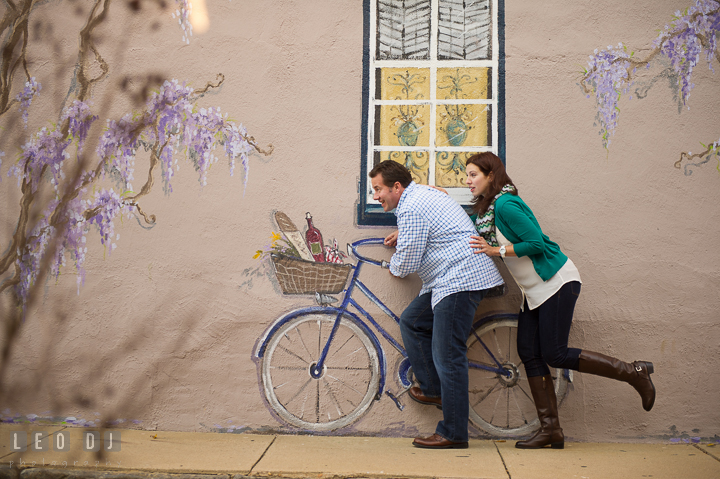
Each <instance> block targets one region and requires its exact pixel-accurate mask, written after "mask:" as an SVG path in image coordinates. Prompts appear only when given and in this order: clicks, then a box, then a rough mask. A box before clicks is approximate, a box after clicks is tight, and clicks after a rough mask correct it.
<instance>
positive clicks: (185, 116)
mask: <svg viewBox="0 0 720 479" xmlns="http://www.w3.org/2000/svg"><path fill="white" fill-rule="evenodd" d="M207 88H210V85H209V86H208V87H207ZM207 88H206V89H205V90H203V92H204V91H206V90H207ZM201 93H202V92H198V91H196V90H194V89H193V88H192V87H190V86H188V85H186V84H184V83H180V82H178V81H177V80H173V81H166V82H165V83H164V84H163V85H162V86H161V88H160V89H159V90H158V91H156V92H154V93H153V94H152V95H151V96H150V98H149V99H148V101H147V103H146V105H145V108H144V109H143V110H141V111H138V112H133V113H128V114H126V115H125V116H123V117H122V118H121V119H120V120H117V121H115V120H108V122H107V126H106V128H105V129H104V131H103V133H102V135H101V137H100V140H99V142H98V146H97V149H96V151H95V154H96V155H97V159H98V163H96V166H95V168H94V169H86V170H85V171H84V172H83V173H82V174H80V175H78V176H76V175H66V173H65V172H66V170H67V169H68V168H70V167H71V166H68V160H70V159H71V158H72V157H73V156H74V157H75V159H74V160H73V161H72V163H71V165H72V166H73V167H74V166H75V165H77V164H82V163H80V161H81V159H80V156H79V153H80V152H81V151H82V148H83V145H84V143H85V141H86V139H87V136H88V134H89V131H90V127H91V126H92V124H93V122H94V121H95V120H97V118H98V117H97V116H96V115H94V114H93V113H92V110H91V106H90V105H88V104H86V103H83V102H81V101H78V100H76V101H74V102H73V103H72V104H70V105H69V106H68V107H66V108H65V109H64V110H63V112H62V114H61V117H60V120H61V121H60V123H59V124H58V125H52V126H48V127H44V128H41V129H40V130H39V131H38V132H37V133H36V134H35V135H33V136H32V137H31V138H30V140H29V141H28V142H27V143H26V144H25V145H23V147H22V152H21V155H20V158H19V159H18V161H17V163H16V164H15V165H13V166H12V167H11V168H10V170H9V171H8V176H12V175H14V176H16V177H17V180H18V186H19V187H21V186H22V185H27V186H29V187H30V189H31V191H32V192H36V191H38V188H39V187H40V184H41V182H42V181H43V180H47V181H48V182H49V183H50V184H51V185H52V188H53V192H54V195H55V196H54V199H53V200H52V201H50V202H49V204H48V205H47V208H46V209H45V211H44V212H43V213H42V214H41V215H40V217H39V218H38V219H37V221H36V222H35V223H34V224H33V225H32V226H31V228H30V233H29V235H28V236H27V238H26V241H25V242H24V245H23V246H22V247H21V248H19V250H18V251H17V260H16V263H17V265H18V268H19V271H20V275H19V283H18V284H16V285H15V293H16V294H17V297H18V298H20V299H21V301H22V302H23V304H24V303H25V302H26V301H27V299H28V295H29V292H30V289H31V287H32V286H33V285H34V284H35V282H36V281H37V279H38V272H39V271H41V269H42V268H41V266H42V264H43V262H44V261H47V262H48V264H49V273H50V274H51V275H52V276H54V277H57V276H58V275H59V274H60V273H61V269H62V268H63V267H66V266H67V259H68V257H70V258H71V259H72V261H73V265H72V266H73V269H74V270H75V272H76V275H77V285H78V292H79V289H80V286H81V285H82V284H83V283H84V277H85V272H84V268H83V265H84V263H85V259H86V255H87V252H88V249H87V234H88V233H89V231H90V227H91V226H93V225H94V226H95V227H96V228H97V230H98V232H99V234H100V242H101V243H102V244H103V245H104V247H105V249H106V251H107V252H108V253H109V254H110V253H112V251H113V250H115V248H116V247H117V243H116V242H117V241H118V240H119V239H120V235H119V234H117V232H116V231H115V220H117V219H119V218H122V217H125V218H129V217H131V215H132V214H133V212H134V211H135V209H136V208H137V209H139V206H138V205H137V199H138V198H139V197H140V196H143V195H145V194H147V193H148V192H149V188H150V186H151V184H150V183H148V184H146V185H144V186H143V188H142V189H141V191H140V192H136V191H134V190H133V185H132V181H133V180H134V172H135V161H136V156H137V152H138V149H139V148H145V149H149V150H151V155H154V157H155V158H156V160H157V162H159V163H160V168H161V174H162V177H163V180H164V182H165V184H166V185H167V187H168V190H169V191H171V190H172V186H171V180H172V178H173V176H174V174H175V172H176V171H177V170H178V154H184V155H185V156H186V157H188V158H189V159H191V161H192V162H193V164H194V166H195V169H196V170H197V172H198V175H199V181H200V184H201V185H203V186H204V185H206V184H207V173H208V170H209V168H210V166H211V165H212V164H213V163H216V162H217V161H218V157H217V155H216V154H215V152H216V151H217V150H218V147H221V148H222V149H224V151H225V154H226V155H227V157H228V159H229V163H230V173H231V174H232V172H233V170H234V166H235V161H236V158H239V159H240V162H241V165H242V166H243V169H244V171H245V180H247V173H248V154H249V153H250V151H251V150H252V149H253V148H254V144H251V143H250V142H249V141H248V137H247V132H246V130H245V128H244V127H243V126H242V125H241V124H236V123H234V122H233V121H231V120H229V119H228V117H227V115H222V114H221V113H220V109H219V108H199V107H197V105H196V102H197V100H198V98H199V97H200V94H201ZM221 151H222V150H221ZM0 156H2V155H0ZM154 168H155V163H153V161H152V160H151V166H150V170H151V171H152V170H153V169H154ZM98 173H99V174H98ZM107 173H111V175H110V176H111V179H113V180H115V181H116V182H118V183H119V186H120V188H119V189H118V190H116V189H115V188H112V187H111V188H102V187H95V186H93V185H94V183H95V182H97V181H98V180H100V179H102V178H104V177H105V176H106V174H107ZM71 176H72V177H71ZM91 186H93V187H92V188H91ZM143 216H144V215H143ZM146 219H147V218H146Z"/></svg>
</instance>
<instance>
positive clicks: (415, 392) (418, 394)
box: [408, 386, 442, 409]
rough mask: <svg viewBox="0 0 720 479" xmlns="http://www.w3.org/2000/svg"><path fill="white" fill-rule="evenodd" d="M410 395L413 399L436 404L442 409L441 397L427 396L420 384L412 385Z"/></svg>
mask: <svg viewBox="0 0 720 479" xmlns="http://www.w3.org/2000/svg"><path fill="white" fill-rule="evenodd" d="M408 396H410V397H411V398H412V399H413V400H415V401H417V402H419V403H420V404H428V405H430V406H436V407H437V408H438V409H442V399H441V398H429V397H427V396H426V395H424V394H423V392H422V389H420V388H419V387H418V386H413V387H411V388H410V390H409V391H408Z"/></svg>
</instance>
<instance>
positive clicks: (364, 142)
mask: <svg viewBox="0 0 720 479" xmlns="http://www.w3.org/2000/svg"><path fill="white" fill-rule="evenodd" d="M436 1H437V0H432V3H433V4H435V3H436ZM373 4H375V5H377V0H363V83H362V115H361V118H362V127H361V131H362V134H361V141H360V148H361V152H360V158H361V161H360V181H359V184H358V194H359V201H358V203H357V218H356V219H357V224H358V225H376V226H396V225H397V222H396V218H395V214H394V213H392V212H385V211H383V209H382V206H380V205H379V204H375V203H371V202H369V201H368V191H369V178H368V175H367V173H368V171H369V170H370V169H371V168H369V167H368V166H369V165H371V164H372V162H373V161H374V146H375V145H372V144H371V143H370V140H371V136H372V133H374V132H372V131H371V128H370V126H371V125H370V120H371V115H375V102H374V100H375V98H374V95H375V92H374V88H371V84H372V81H371V75H372V76H373V77H374V75H375V71H374V69H375V68H376V67H375V62H374V61H371V55H373V56H374V55H375V50H376V47H375V41H372V42H371V34H376V33H375V28H371V20H373V18H371V12H372V8H373ZM492 8H495V10H496V12H497V15H496V19H493V25H494V27H495V30H496V31H497V44H495V43H493V44H492V48H493V54H492V58H493V60H491V61H493V62H494V61H495V60H494V59H495V55H497V60H496V61H497V63H496V64H495V63H494V64H493V66H492V68H496V69H497V84H493V85H492V86H491V88H493V90H494V89H496V91H497V93H496V101H495V102H494V108H492V109H491V115H493V120H494V121H496V122H497V123H496V124H497V138H495V136H494V131H492V129H491V132H490V133H491V134H493V140H495V141H493V142H492V144H491V146H490V148H489V150H490V151H493V152H495V153H496V154H497V155H498V156H499V157H500V159H502V161H503V163H505V148H506V145H505V1H504V0H491V9H492ZM434 11H437V9H434ZM375 21H376V22H377V19H375ZM432 25H433V26H436V22H435V21H433V22H432ZM431 38H435V36H434V35H431ZM371 44H372V45H373V46H374V47H373V49H372V50H371ZM496 47H497V48H496ZM432 48H437V41H436V42H435V45H432V44H431V49H432ZM495 48H496V49H497V53H495ZM431 61H432V60H421V61H417V60H412V61H408V62H418V63H417V66H418V67H420V68H425V67H427V66H429V65H430V62H431ZM420 62H426V64H423V63H420ZM439 62H441V63H442V64H445V63H450V64H452V62H454V60H439ZM486 62H487V60H486ZM381 66H382V65H381ZM448 66H451V65H448ZM378 68H379V67H378ZM436 68H440V66H436ZM371 69H372V70H371ZM493 76H494V75H493ZM430 88H435V85H433V84H432V83H431V85H430ZM371 95H372V97H371ZM430 104H431V108H434V105H436V104H437V103H430ZM371 108H372V109H373V111H371ZM432 128H435V125H432ZM432 149H433V146H432V145H431V146H430V150H432ZM429 161H434V158H432V155H430V157H429ZM464 207H465V209H466V210H467V211H470V206H469V205H465V206H464Z"/></svg>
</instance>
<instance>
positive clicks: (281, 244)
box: [253, 231, 300, 259]
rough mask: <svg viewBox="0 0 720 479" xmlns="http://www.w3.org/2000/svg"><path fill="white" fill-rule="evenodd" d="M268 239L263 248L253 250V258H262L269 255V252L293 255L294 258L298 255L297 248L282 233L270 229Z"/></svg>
mask: <svg viewBox="0 0 720 479" xmlns="http://www.w3.org/2000/svg"><path fill="white" fill-rule="evenodd" d="M270 240H271V242H270V244H268V245H266V246H265V249H259V250H257V251H256V252H255V254H254V255H253V259H257V258H264V257H266V256H269V255H270V254H271V253H276V254H282V255H285V256H293V257H295V258H299V257H300V253H298V251H297V249H295V246H293V245H292V243H290V242H289V241H288V240H286V239H285V238H283V236H282V235H280V234H278V233H276V232H274V231H272V232H271V233H270Z"/></svg>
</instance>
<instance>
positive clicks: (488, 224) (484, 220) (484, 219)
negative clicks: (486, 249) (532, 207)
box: [475, 184, 515, 247]
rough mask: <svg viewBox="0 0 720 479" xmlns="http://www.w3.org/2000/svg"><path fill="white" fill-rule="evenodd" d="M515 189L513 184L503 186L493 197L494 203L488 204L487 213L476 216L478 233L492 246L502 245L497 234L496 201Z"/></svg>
mask: <svg viewBox="0 0 720 479" xmlns="http://www.w3.org/2000/svg"><path fill="white" fill-rule="evenodd" d="M513 191H515V187H514V186H513V185H511V184H507V185H505V186H503V187H502V190H500V193H498V194H497V195H495V198H493V200H492V203H490V206H488V209H487V211H486V212H485V214H483V215H478V217H477V218H475V228H476V229H477V232H478V234H479V235H480V236H482V237H483V238H485V241H487V242H488V244H489V245H490V246H495V247H497V246H500V245H499V244H498V241H497V237H496V236H495V202H496V201H497V199H498V198H500V197H501V196H502V195H504V194H506V193H511V192H513Z"/></svg>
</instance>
